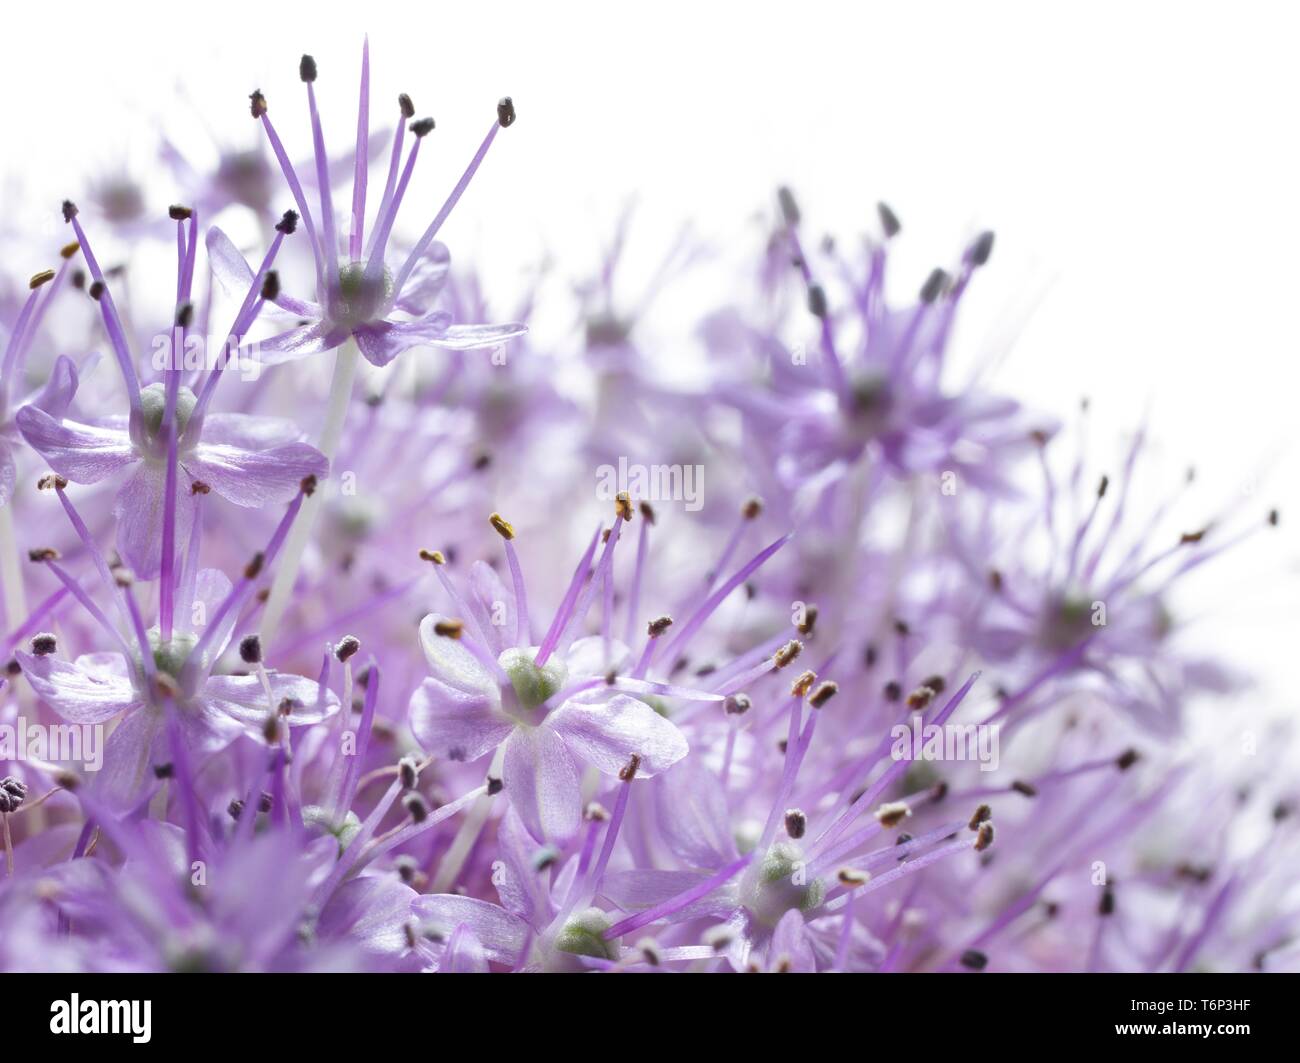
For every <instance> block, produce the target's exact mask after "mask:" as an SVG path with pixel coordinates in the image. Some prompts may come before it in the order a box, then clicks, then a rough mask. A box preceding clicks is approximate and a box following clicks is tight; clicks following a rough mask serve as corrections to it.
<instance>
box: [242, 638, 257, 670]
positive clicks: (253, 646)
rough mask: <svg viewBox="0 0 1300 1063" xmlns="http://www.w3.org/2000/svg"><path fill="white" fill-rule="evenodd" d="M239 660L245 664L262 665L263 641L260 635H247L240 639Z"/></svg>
mask: <svg viewBox="0 0 1300 1063" xmlns="http://www.w3.org/2000/svg"><path fill="white" fill-rule="evenodd" d="M239 659H240V660H241V661H243V662H244V663H245V664H261V663H262V639H261V637H260V636H259V635H245V636H244V637H243V638H242V639H240V641H239Z"/></svg>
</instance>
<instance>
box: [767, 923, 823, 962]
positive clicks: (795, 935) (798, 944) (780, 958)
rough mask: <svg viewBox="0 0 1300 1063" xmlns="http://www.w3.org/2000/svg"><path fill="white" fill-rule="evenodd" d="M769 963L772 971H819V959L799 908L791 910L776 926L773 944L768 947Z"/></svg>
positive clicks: (773, 933)
mask: <svg viewBox="0 0 1300 1063" xmlns="http://www.w3.org/2000/svg"><path fill="white" fill-rule="evenodd" d="M767 963H768V968H769V969H770V970H777V969H779V970H783V971H791V972H794V973H798V974H812V973H813V972H815V971H816V970H817V958H816V957H815V956H814V955H813V949H812V943H811V942H809V940H808V931H807V928H806V927H805V926H804V921H803V913H802V912H800V911H799V910H798V909H797V908H791V909H790V910H789V911H788V912H786V913H785V915H783V916H781V921H780V922H779V923H777V924H776V930H774V931H773V932H772V941H771V944H769V945H768V947H767Z"/></svg>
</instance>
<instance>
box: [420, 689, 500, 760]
mask: <svg viewBox="0 0 1300 1063" xmlns="http://www.w3.org/2000/svg"><path fill="white" fill-rule="evenodd" d="M514 726H515V725H514V721H513V720H511V719H510V717H508V716H507V715H506V714H505V713H504V712H502V711H501V710H500V709H499V708H498V707H497V705H496V702H495V700H494V699H493V698H492V697H490V696H489V695H487V694H482V693H479V694H467V693H465V692H464V691H463V690H459V689H458V688H456V687H452V686H448V685H447V684H446V683H440V682H438V680H436V679H426V680H425V681H424V682H423V683H421V684H420V686H419V687H418V688H417V689H416V691H415V693H414V694H412V695H411V731H412V733H413V734H414V735H415V740H416V741H417V742H419V743H420V748H421V749H423V750H424V751H425V752H426V753H430V754H432V755H434V756H436V757H439V758H443V759H446V760H453V761H471V760H478V758H479V757H481V756H483V755H484V754H486V753H490V752H491V751H492V750H494V749H496V747H497V746H499V745H500V744H501V743H502V742H504V741H505V740H506V738H507V737H508V736H509V734H510V732H511V731H512V730H514Z"/></svg>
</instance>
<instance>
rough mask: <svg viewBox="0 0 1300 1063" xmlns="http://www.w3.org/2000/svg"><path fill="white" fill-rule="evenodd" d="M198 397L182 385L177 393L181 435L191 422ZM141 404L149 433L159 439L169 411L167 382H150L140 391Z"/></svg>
mask: <svg viewBox="0 0 1300 1063" xmlns="http://www.w3.org/2000/svg"><path fill="white" fill-rule="evenodd" d="M197 402H198V399H196V398H195V397H194V392H192V391H191V390H190V389H189V388H187V387H184V386H182V387H181V388H180V390H179V391H177V393H176V434H177V436H178V437H179V436H180V434H181V433H182V432H184V431H185V426H186V425H188V424H189V423H190V415H191V414H192V413H193V412H194V406H195V404H196V403H197ZM140 406H141V409H142V410H143V412H144V424H145V427H146V428H147V429H148V430H149V434H150V435H151V436H153V437H154V438H155V439H157V438H158V437H159V436H160V435H161V433H162V422H163V414H164V413H165V412H166V411H167V387H166V385H165V384H150V385H149V386H148V387H146V388H144V389H142V390H141V392H140Z"/></svg>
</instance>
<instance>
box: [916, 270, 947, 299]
mask: <svg viewBox="0 0 1300 1063" xmlns="http://www.w3.org/2000/svg"><path fill="white" fill-rule="evenodd" d="M947 287H948V274H946V273H945V272H944V271H943V270H941V269H936V270H933V271H931V273H930V275H929V276H928V277H926V278H925V283H924V284H923V285H921V302H923V303H925V304H927V305H928V304H930V303H933V302H934V301H935V300H936V299H938V298H939V296H941V295H942V294H943V291H944V289H945V288H947Z"/></svg>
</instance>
